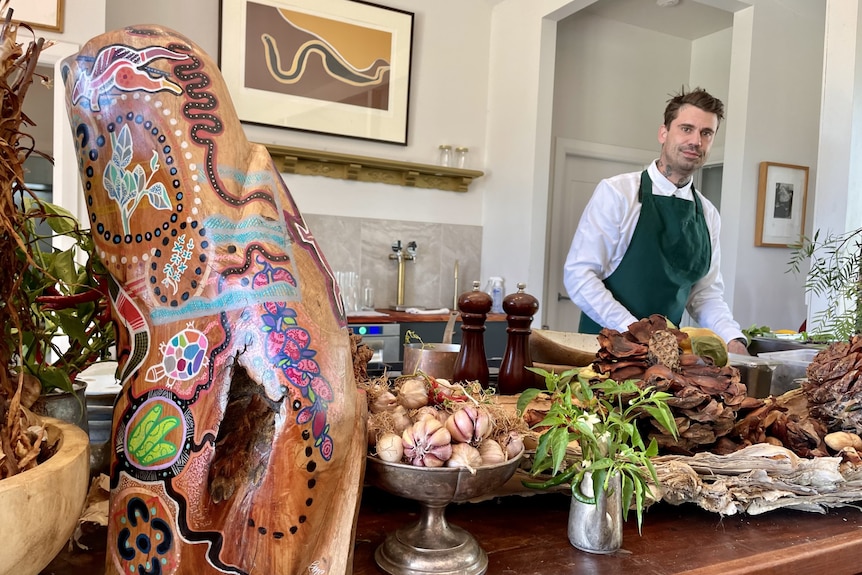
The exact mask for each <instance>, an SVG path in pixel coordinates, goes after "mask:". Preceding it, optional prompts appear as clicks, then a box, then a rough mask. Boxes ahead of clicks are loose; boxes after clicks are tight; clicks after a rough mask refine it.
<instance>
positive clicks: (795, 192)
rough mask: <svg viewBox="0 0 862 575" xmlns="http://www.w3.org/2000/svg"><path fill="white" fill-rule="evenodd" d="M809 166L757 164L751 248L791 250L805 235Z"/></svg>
mask: <svg viewBox="0 0 862 575" xmlns="http://www.w3.org/2000/svg"><path fill="white" fill-rule="evenodd" d="M807 198H808V166H796V165H793V164H781V163H777V162H760V177H759V180H758V186H757V223H756V229H755V236H754V245H756V246H762V247H780V248H786V247H792V246H794V245H799V244H800V243H801V242H802V237H803V234H804V233H805V204H806V200H807Z"/></svg>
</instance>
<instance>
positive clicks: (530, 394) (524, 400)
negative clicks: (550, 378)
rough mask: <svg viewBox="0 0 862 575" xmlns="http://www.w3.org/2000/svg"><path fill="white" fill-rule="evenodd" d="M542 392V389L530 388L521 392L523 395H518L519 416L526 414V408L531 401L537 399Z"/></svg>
mask: <svg viewBox="0 0 862 575" xmlns="http://www.w3.org/2000/svg"><path fill="white" fill-rule="evenodd" d="M540 393H542V391H541V390H540V389H535V388H530V389H527V390H524V391H523V392H521V395H520V396H519V397H518V404H517V407H516V409H517V410H518V415H519V416H521V415H524V410H526V409H527V406H528V405H530V402H531V401H533V400H534V399H536V397H538V396H539V394H540Z"/></svg>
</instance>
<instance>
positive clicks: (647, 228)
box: [578, 170, 712, 333]
mask: <svg viewBox="0 0 862 575" xmlns="http://www.w3.org/2000/svg"><path fill="white" fill-rule="evenodd" d="M691 191H692V194H693V195H694V201H693V202H690V201H688V200H684V199H682V198H677V197H674V196H656V195H654V194H653V193H652V180H651V179H650V177H649V174H647V171H646V170H644V172H643V174H641V186H640V191H639V192H638V200H639V201H640V202H641V213H640V217H639V218H638V223H637V224H636V226H635V231H634V233H633V234H632V241H631V244H630V245H629V247H628V249H627V250H626V253H625V254H624V255H623V259H622V261H620V265H619V267H617V269H615V270H614V272H613V273H612V274H611V275H610V276H608V278H607V279H605V280H604V284H605V286H606V287H607V288H608V290H610V292H611V293H612V294H613V296H614V298H616V300H617V301H618V302H620V303H621V304H622V305H624V306H625V307H626V309H628V310H629V311H630V312H631V313H632V315H634V316H635V317H636V318H638V319H642V318H645V317H649V316H650V315H652V314H654V313H658V314H661V315H663V316H665V317H666V318H667V319H668V320H669V321H672V322H673V323H674V324H675V325H679V322H680V320H681V319H682V314H683V312H684V311H685V304H686V302H687V301H688V296H689V293H691V286H693V285H694V284H695V282H697V281H698V280H699V279H700V278H702V277H703V276H705V275H706V272H707V271H709V266H710V263H711V260H712V242H711V241H710V238H709V229H708V228H707V226H706V218H705V217H704V215H703V206H702V205H701V201H700V198H699V197H698V195H697V193H695V190H694V186H692V188H691ZM601 328H602V326H600V325H599V324H597V323H596V322H594V321H593V320H592V319H590V317H589V316H587V315H586V314H585V313H581V322H580V326H579V328H578V331H580V332H581V333H599V331H601Z"/></svg>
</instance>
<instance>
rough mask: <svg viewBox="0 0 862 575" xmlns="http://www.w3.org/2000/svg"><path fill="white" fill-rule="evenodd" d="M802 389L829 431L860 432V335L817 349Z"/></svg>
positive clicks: (861, 360) (814, 411)
mask: <svg viewBox="0 0 862 575" xmlns="http://www.w3.org/2000/svg"><path fill="white" fill-rule="evenodd" d="M806 376H807V378H808V379H807V381H806V382H805V383H803V385H802V390H803V392H804V393H805V396H806V397H807V399H808V402H809V404H810V410H811V414H812V416H814V417H816V418H817V419H819V420H821V421H822V422H823V423H824V424H825V425H826V427H827V429H828V430H829V431H852V432H854V433H857V434H859V433H862V335H855V336H853V337H852V338H851V339H850V341H849V342H838V343H833V344H832V345H830V346H829V347H828V348H827V349H825V350H823V351H821V352H819V353H818V354H817V355H816V356H814V359H813V360H812V361H811V364H810V365H809V366H808V370H807V372H806Z"/></svg>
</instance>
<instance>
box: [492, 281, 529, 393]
mask: <svg viewBox="0 0 862 575" xmlns="http://www.w3.org/2000/svg"><path fill="white" fill-rule="evenodd" d="M526 287H527V286H526V284H522V283H519V284H518V291H517V292H516V293H512V294H509V295H507V296H506V297H505V298H503V311H505V312H506V314H507V315H506V321H507V322H508V324H509V327H508V328H507V329H506V332H508V334H509V339H508V341H507V342H506V351H505V353H503V361H502V362H501V363H500V374H499V375H498V376H497V391H498V392H499V393H500V394H502V395H514V394H517V393H521V392H522V391H524V390H525V389H527V388H529V387H533V386H534V379H535V378H534V376H533V372H531V371H529V370H527V369H526V368H527V367H532V366H533V360H532V358H531V357H530V333H531V330H530V324H531V323H532V321H533V316H534V315H535V314H536V312H537V311H539V300H537V299H536V298H535V297H533V296H531V295H530V294H528V293H524V288H526Z"/></svg>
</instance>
